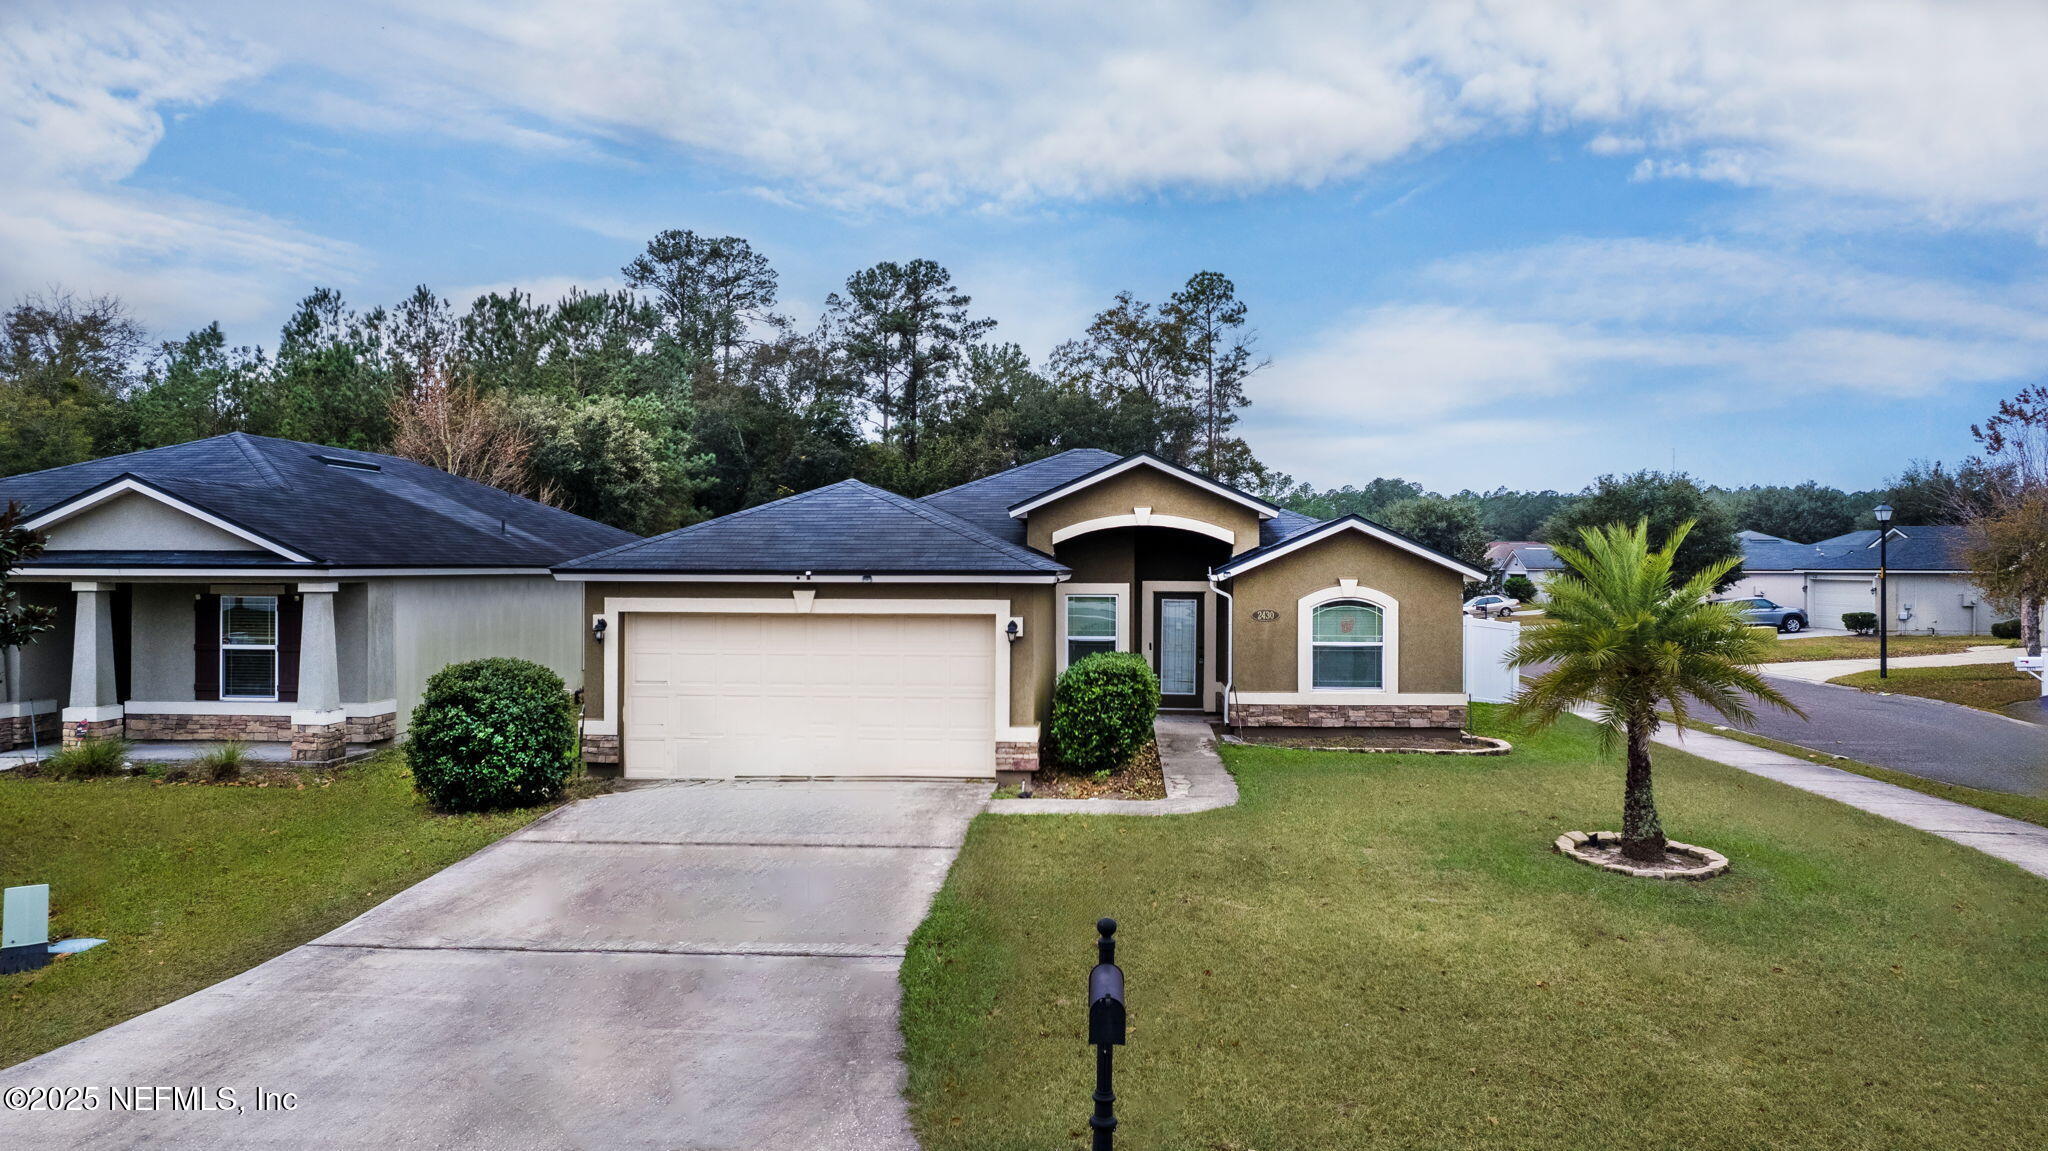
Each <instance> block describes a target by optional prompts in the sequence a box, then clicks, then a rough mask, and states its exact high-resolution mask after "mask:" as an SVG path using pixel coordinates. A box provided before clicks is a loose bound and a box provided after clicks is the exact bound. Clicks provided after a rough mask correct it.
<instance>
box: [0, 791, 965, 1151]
mask: <svg viewBox="0 0 2048 1151" xmlns="http://www.w3.org/2000/svg"><path fill="white" fill-rule="evenodd" d="M987 794H988V785H987V784H985V783H983V784H906V783H816V784H770V783H742V784H701V785H670V786H664V787H657V788H649V789H643V790H633V791H627V792H623V793H620V794H616V795H610V796H605V797H602V798H598V799H593V800H587V801H585V802H583V803H579V804H576V805H574V806H571V807H568V808H565V809H563V810H562V811H559V812H557V813H555V814H554V815H552V816H550V817H548V818H546V819H544V820H542V821H540V822H539V823H537V824H535V825H534V826H532V827H530V828H528V829H527V830H525V831H524V832H521V833H520V834H518V835H515V836H512V837H510V838H508V839H505V840H503V841H501V842H499V843H498V844H496V845H494V846H492V847H489V848H486V849H485V850H483V851H481V852H478V853H477V854H476V855H474V856H471V857H470V858H469V859H467V860H464V861H463V862H461V863H458V864H456V865H455V866H453V867H450V868H448V869H447V870H445V871H442V872H440V873H439V874H437V875H435V876H433V877H431V878H429V879H427V880H426V881H424V882H422V883H420V884H418V885H417V886H414V887H412V888H410V889H408V890H406V891H404V892H402V893H400V894H399V895H397V896H396V897H394V898H392V899H391V900H389V901H387V902H385V903H383V904H381V905H380V906H378V907H376V908H374V909H372V910H371V911H369V912H368V913H366V914H365V915H363V916H362V917H360V918H358V919H356V920H355V921H353V922H351V923H349V924H346V925H344V926H343V927H341V928H339V929H338V930H336V931H333V932H331V933H329V934H328V935H326V936H323V937H322V938H320V939H318V940H315V941H314V942H312V943H310V944H307V945H306V946H304V947H299V948H295V949H294V950H292V951H289V952H287V953H285V954H284V955H281V956H279V957H278V958H276V959H274V960H271V961H270V962H268V963H265V964H263V965H262V966H260V967H257V968H255V969H253V970H250V971H247V972H244V973H243V974H241V975H239V976H236V977H235V978H233V979H229V980H227V981H225V982H222V983H219V984H216V985H214V986H213V987H210V988H207V989H206V990H204V991H201V992H199V993H197V994H194V995H191V996H188V997H186V998H184V999H181V1000H179V1001H177V1002H175V1003H172V1004H169V1005H167V1006H165V1007H162V1008H159V1009H158V1010H156V1011H152V1012H150V1013H149V1014H147V1015H143V1016H140V1017H138V1018H136V1019H132V1020H130V1021H128V1022H127V1023H124V1024H121V1025H120V1026H118V1027H114V1028H111V1029H109V1030H107V1031H103V1032H101V1033H99V1034H98V1035H94V1036H90V1037H88V1038H86V1039H83V1040H80V1041H79V1042H77V1043H73V1044H71V1045H70V1046H68V1047H64V1048H60V1049H59V1050H57V1051H53V1052H51V1053H49V1054H47V1055H44V1056H41V1057H39V1058H36V1059H32V1060H29V1061H28V1062H26V1063H23V1064H20V1065H19V1066H17V1067H14V1068H11V1069H9V1070H7V1071H4V1072H0V1088H12V1087H17V1086H23V1087H27V1086H46V1087H62V1086H97V1087H99V1088H101V1089H102V1090H104V1088H105V1087H106V1086H107V1085H112V1084H124V1085H137V1086H151V1085H163V1086H171V1087H186V1088H192V1087H199V1088H216V1087H231V1088H234V1089H235V1092H236V1096H237V1098H238V1101H240V1102H241V1103H242V1105H243V1107H244V1111H243V1113H241V1114H235V1113H232V1112H222V1111H193V1110H168V1109H167V1110H158V1111H147V1112H140V1113H137V1112H132V1111H131V1112H111V1111H109V1110H107V1109H106V1108H105V1107H104V1106H102V1107H101V1109H99V1110H97V1111H91V1112H85V1111H79V1112H69V1113H59V1114H50V1113H22V1112H12V1113H8V1114H4V1115H0V1135H4V1138H0V1143H4V1144H5V1145H6V1146H9V1147H83V1146H91V1147H96V1148H125V1147H140V1146H145V1145H147V1146H152V1147H156V1146H172V1147H205V1148H244V1147H363V1148H370V1147H374V1148H379V1149H384V1148H407V1147H492V1148H536V1149H539V1148H549V1149H552V1148H570V1147H575V1148H584V1147H604V1148H747V1149H762V1151H769V1149H790V1151H797V1149H803V1151H809V1149H812V1148H828V1147H829V1148H834V1149H844V1151H871V1149H889V1151H914V1149H915V1147H916V1143H915V1141H914V1139H913V1138H912V1136H911V1134H910V1128H909V1123H908V1118H907V1116H906V1114H905V1111H904V1104H903V1099H902V1090H903V1083H904V1077H903V1064H902V1062H901V1059H900V1049H901V1046H902V1041H901V1037H900V1035H899V1033H898V1031H897V1003H898V989H897V983H896V971H897V967H898V966H899V964H900V962H901V958H902V955H903V949H904V946H905V943H906V941H907V940H908V938H909V935H910V932H911V930H912V929H913V928H914V927H916V926H917V923H918V921H919V920H921V919H922V918H923V917H924V913H925V910H926V908H927V907H928V905H929V904H930V902H931V897H932V894H933V893H934V892H935V891H936V890H937V889H938V886H939V884H940V882H941V881H942V880H943V879H944V878H945V875H946V870H947V868H948V867H949V866H950V865H951V863H952V859H953V856H954V854H955V853H956V852H957V851H958V849H959V845H960V842H961V840H962V839H963V837H964V836H965V834H966V830H967V824H968V822H969V821H970V820H971V819H972V818H973V817H974V814H975V813H976V812H978V811H979V810H981V807H982V804H983V802H984V800H985V799H986V797H987ZM116 944H118V941H116ZM259 1088H260V1089H262V1090H265V1091H270V1092H285V1091H289V1092H293V1093H295V1095H296V1108H295V1109H294V1110H290V1111H283V1110H272V1111H263V1112H257V1111H255V1110H253V1108H254V1107H255V1093H256V1091H257V1090H258V1089H259ZM165 1106H167V1107H168V1103H166V1104H165Z"/></svg>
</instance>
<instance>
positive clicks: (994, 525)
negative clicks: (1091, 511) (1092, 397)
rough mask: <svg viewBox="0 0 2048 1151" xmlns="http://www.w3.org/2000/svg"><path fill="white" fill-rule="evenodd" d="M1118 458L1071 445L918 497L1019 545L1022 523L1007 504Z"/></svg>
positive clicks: (1022, 533)
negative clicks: (1056, 451)
mask: <svg viewBox="0 0 2048 1151" xmlns="http://www.w3.org/2000/svg"><path fill="white" fill-rule="evenodd" d="M1122 458H1123V457H1122V456H1119V455H1117V454H1116V453H1114V452H1106V451H1103V450H1102V449H1101V448H1072V449H1070V450H1068V451H1064V452H1061V453H1059V454H1058V455H1053V456H1047V457H1045V458H1044V459H1040V460H1033V461H1031V462H1030V463H1028V464H1018V465H1017V466H1016V467H1014V468H1010V469H1008V470H1006V471H1000V472H997V473H996V474H994V475H992V476H983V477H982V478H981V479H978V480H970V481H968V482H967V483H964V484H961V485H959V486H958V487H951V488H947V489H946V490H944V491H941V492H933V493H932V494H931V495H928V496H926V497H924V498H923V499H921V500H919V501H918V502H919V503H921V504H924V505H926V506H927V507H935V508H937V509H939V510H940V511H942V512H945V513H946V514H948V515H950V516H953V517H954V518H956V519H960V520H965V521H966V522H968V523H970V524H973V525H974V526H975V527H977V528H980V529H981V530H982V531H984V532H987V533H988V534H989V535H992V536H994V537H996V538H997V539H1000V540H1003V541H1006V542H1008V543H1013V544H1022V543H1023V542H1024V540H1025V529H1024V522H1023V521H1022V520H1018V519H1012V518H1011V517H1010V505H1012V504H1015V503H1017V502H1018V501H1020V500H1025V499H1029V498H1031V497H1032V496H1035V495H1038V494H1039V493H1040V492H1044V491H1048V490H1050V489H1052V488H1055V487H1058V486H1059V485H1061V484H1064V483H1067V482H1068V481H1070V480H1073V479H1075V478H1076V477H1079V476H1084V475H1087V474H1088V473H1090V472H1093V471H1097V470H1099V469H1101V468H1103V467H1106V466H1108V465H1110V464H1113V463H1116V462H1117V461H1118V460H1120V459H1122Z"/></svg>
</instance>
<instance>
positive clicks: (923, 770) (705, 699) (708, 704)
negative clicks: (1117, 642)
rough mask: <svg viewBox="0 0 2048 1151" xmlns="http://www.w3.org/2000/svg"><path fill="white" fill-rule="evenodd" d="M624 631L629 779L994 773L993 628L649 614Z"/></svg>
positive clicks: (960, 621)
mask: <svg viewBox="0 0 2048 1151" xmlns="http://www.w3.org/2000/svg"><path fill="white" fill-rule="evenodd" d="M625 630H626V632H627V644H626V660H627V665H628V666H627V669H626V676H625V678H626V680H627V689H626V691H625V692H624V693H623V694H624V697H625V698H624V701H623V702H624V705H625V714H624V716H623V717H622V723H623V727H622V732H623V734H624V737H625V738H624V739H622V741H621V744H622V750H623V751H624V753H625V760H626V774H627V775H629V776H633V777H645V776H664V775H673V776H684V777H720V776H732V775H860V774H881V775H903V774H935V775H937V774H943V775H988V774H990V773H991V772H992V771H993V767H994V762H993V757H994V739H995V732H994V722H995V719H994V714H993V712H994V696H995V683H996V675H995V668H994V662H995V655H996V648H997V646H998V645H997V644H996V636H995V633H994V629H993V627H992V626H991V621H989V620H988V619H987V618H985V617H980V616H943V615H905V616H862V615H819V614H801V615H775V616H768V615H726V614H722V613H701V614H699V613H675V614H671V615H652V614H639V615H630V616H628V617H627V622H626V627H625Z"/></svg>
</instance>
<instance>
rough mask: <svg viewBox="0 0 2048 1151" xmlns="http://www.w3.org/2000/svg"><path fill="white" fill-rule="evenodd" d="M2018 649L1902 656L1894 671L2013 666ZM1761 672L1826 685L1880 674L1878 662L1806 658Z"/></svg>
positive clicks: (1766, 665)
mask: <svg viewBox="0 0 2048 1151" xmlns="http://www.w3.org/2000/svg"><path fill="white" fill-rule="evenodd" d="M2020 654H2021V652H2020V649H2019V648H2016V647H1980V648H1971V649H1970V650H1969V651H1958V652H1950V653H1949V654H1947V655H1898V656H1893V657H1892V659H1891V665H1892V668H1893V670H1897V669H1899V668H1907V667H1961V666H1963V665H1965V664H1975V663H2002V664H2005V665H2006V666H2007V667H2011V666H2012V661H2013V659H2014V657H2016V656H2018V655H2020ZM1757 670H1758V671H1761V672H1763V673H1764V674H1765V675H1770V676H1777V677H1779V678H1781V679H1803V680H1805V681H1806V682H1808V683H1826V682H1827V681H1829V680H1831V679H1834V678H1836V677H1838V676H1844V675H1854V674H1856V673H1857V672H1859V671H1876V670H1877V661H1876V660H1874V659H1802V660H1793V661H1790V662H1787V663H1764V664H1758V665H1757Z"/></svg>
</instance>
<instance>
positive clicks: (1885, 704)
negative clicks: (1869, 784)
mask: <svg viewBox="0 0 2048 1151" xmlns="http://www.w3.org/2000/svg"><path fill="white" fill-rule="evenodd" d="M1765 670H1766V671H1767V672H1770V671H1773V670H1774V669H1772V668H1769V667H1767V668H1766V669H1765ZM1771 682H1772V683H1773V684H1774V685H1775V686H1776V687H1777V689H1778V690H1779V691H1781V692H1783V693H1784V694H1785V696H1786V698H1788V699H1790V700H1791V701H1792V702H1793V703H1795V704H1797V705H1799V707H1800V708H1801V709H1802V710H1804V711H1805V712H1806V714H1807V718H1806V719H1801V718H1799V717H1798V716H1796V715H1792V714H1789V713H1787V712H1782V711H1779V710H1777V709H1775V708H1766V709H1764V710H1763V711H1762V713H1761V714H1760V715H1759V716H1758V717H1757V720H1756V722H1755V723H1753V724H1751V725H1750V730H1752V731H1754V732H1756V733H1757V734H1759V735H1765V736H1769V737H1770V738H1772V739H1781V740H1784V741H1785V742H1787V743H1796V744H1799V745H1800V746H1802V747H1810V748H1813V749H1814V750H1816V751H1824V752H1829V753H1832V754H1835V755H1846V756H1848V757H1849V758H1850V759H1855V760H1861V761H1862V762H1864V763H1873V764H1876V765H1877V766H1879V767H1889V768H1892V769H1894V770H1896V771H1904V772H1910V773H1911V774H1913V775H1918V776H1922V777H1924V778H1927V779H1938V780H1941V781H1943V782H1947V783H1959V784H1963V785H1964V786H1967V787H1979V788H1984V789H1986V790H1988V791H2009V792H2014V793H2017V794H2022V795H2048V726H2042V725H2031V724H2025V723H2021V722H2020V721H2018V720H2014V719H2008V718H2006V717H2004V716H1997V715H1992V714H1990V713H1989V712H1981V711H1977V710H1975V709H1972V708H1967V707H1962V706H1960V705H1957V704H1952V703H1942V702H1940V701H1938V700H1931V699H1920V698H1918V697H1915V696H1910V695H1875V694H1872V693H1869V692H1862V691H1857V690H1856V689H1855V688H1850V687H1840V686H1837V685H1835V684H1828V683H1808V682H1804V681H1802V680H1798V679H1793V678H1787V677H1783V676H1776V675H1774V676H1773V678H1772V681H1771Z"/></svg>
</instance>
